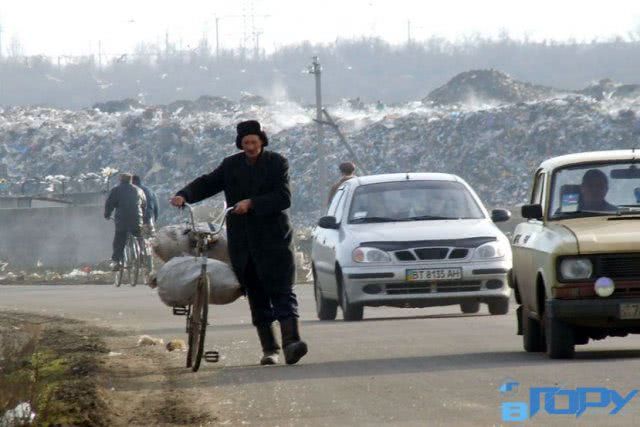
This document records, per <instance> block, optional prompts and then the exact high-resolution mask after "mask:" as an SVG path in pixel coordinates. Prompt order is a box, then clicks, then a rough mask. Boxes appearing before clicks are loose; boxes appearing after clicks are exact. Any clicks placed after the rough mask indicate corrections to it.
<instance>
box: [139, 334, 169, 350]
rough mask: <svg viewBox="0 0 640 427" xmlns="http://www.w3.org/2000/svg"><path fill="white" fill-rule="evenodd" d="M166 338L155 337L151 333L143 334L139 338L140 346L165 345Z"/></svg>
mask: <svg viewBox="0 0 640 427" xmlns="http://www.w3.org/2000/svg"><path fill="white" fill-rule="evenodd" d="M163 344H164V340H163V339H162V338H153V337H151V336H149V335H141V336H140V338H138V344H137V345H138V347H147V346H152V345H163Z"/></svg>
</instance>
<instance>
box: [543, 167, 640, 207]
mask: <svg viewBox="0 0 640 427" xmlns="http://www.w3.org/2000/svg"><path fill="white" fill-rule="evenodd" d="M634 207H638V208H640V168H639V167H637V166H636V165H635V164H633V163H630V162H627V163H604V164H603V163H600V164H589V165H580V166H575V167H569V168H564V169H560V170H558V171H556V172H555V174H554V175H553V182H552V189H551V204H550V206H549V217H550V218H552V219H561V218H568V217H574V216H591V215H606V214H611V213H618V212H619V211H620V210H621V209H633V208H634Z"/></svg>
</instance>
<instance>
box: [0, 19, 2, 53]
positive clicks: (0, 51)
mask: <svg viewBox="0 0 640 427" xmlns="http://www.w3.org/2000/svg"><path fill="white" fill-rule="evenodd" d="M0 59H2V24H0Z"/></svg>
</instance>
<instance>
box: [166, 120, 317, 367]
mask: <svg viewBox="0 0 640 427" xmlns="http://www.w3.org/2000/svg"><path fill="white" fill-rule="evenodd" d="M237 131H238V135H237V136H236V146H237V147H238V149H239V150H242V152H240V153H238V154H236V155H233V156H230V157H227V158H226V159H224V160H223V161H222V163H221V164H220V165H219V166H218V167H217V168H216V169H215V170H214V171H213V172H211V173H210V174H208V175H203V176H201V177H200V178H197V179H196V180H195V181H193V182H191V183H190V184H189V185H187V186H186V187H184V188H183V189H182V190H180V191H179V192H178V193H177V194H176V195H175V196H174V197H173V198H172V199H171V204H172V205H173V206H178V207H182V206H183V205H184V203H185V202H186V203H196V202H199V201H201V200H204V199H206V198H208V197H211V196H214V195H215V194H218V193H220V192H224V194H225V198H226V201H227V205H229V206H234V207H235V209H234V210H233V212H232V215H230V216H229V218H228V220H227V235H228V241H229V256H230V258H231V264H232V266H233V270H234V272H235V273H236V276H238V280H239V281H240V284H241V285H242V286H243V287H244V288H245V291H246V293H247V297H248V299H249V307H250V308H251V317H252V322H253V324H254V326H255V327H256V329H257V330H258V337H259V338H260V343H261V345H262V353H263V356H262V359H261V360H260V363H261V364H262V365H273V364H275V363H277V362H278V352H279V350H280V346H279V344H278V342H277V340H276V337H275V333H274V331H273V323H274V321H276V320H277V321H278V322H279V323H280V330H281V332H282V347H283V349H284V356H285V361H286V362H287V364H294V363H296V362H298V360H300V358H302V357H303V356H304V355H305V354H306V353H307V344H306V343H305V342H304V341H302V340H301V339H300V334H299V330H298V301H297V298H296V295H295V293H294V292H293V285H294V281H295V261H294V256H293V248H292V240H293V230H292V228H291V223H290V221H289V216H288V214H287V210H288V209H289V207H290V206H291V190H290V188H289V164H288V162H287V159H285V158H284V157H283V156H281V155H280V154H277V153H274V152H272V151H267V150H265V149H264V147H266V146H267V144H268V143H269V140H268V138H267V135H266V133H265V132H264V131H263V130H262V129H261V128H260V123H258V122H257V121H255V120H249V121H246V122H241V123H239V124H238V127H237Z"/></svg>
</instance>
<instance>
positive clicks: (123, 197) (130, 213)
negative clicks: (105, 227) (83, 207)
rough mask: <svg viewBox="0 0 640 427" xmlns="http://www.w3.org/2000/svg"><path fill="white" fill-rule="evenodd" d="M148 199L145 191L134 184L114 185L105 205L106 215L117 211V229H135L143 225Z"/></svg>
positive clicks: (106, 216) (109, 215) (108, 215)
mask: <svg viewBox="0 0 640 427" xmlns="http://www.w3.org/2000/svg"><path fill="white" fill-rule="evenodd" d="M146 208H147V201H146V198H145V196H144V192H143V191H142V190H141V189H140V188H138V187H136V186H135V185H133V184H128V183H121V184H120V185H118V186H116V187H114V188H113V189H112V190H111V192H110V193H109V197H107V201H106V203H105V205H104V217H105V218H109V217H111V213H112V212H113V211H114V209H115V211H116V216H115V222H116V230H135V229H136V228H139V227H142V220H143V217H144V211H145V209H146Z"/></svg>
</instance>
